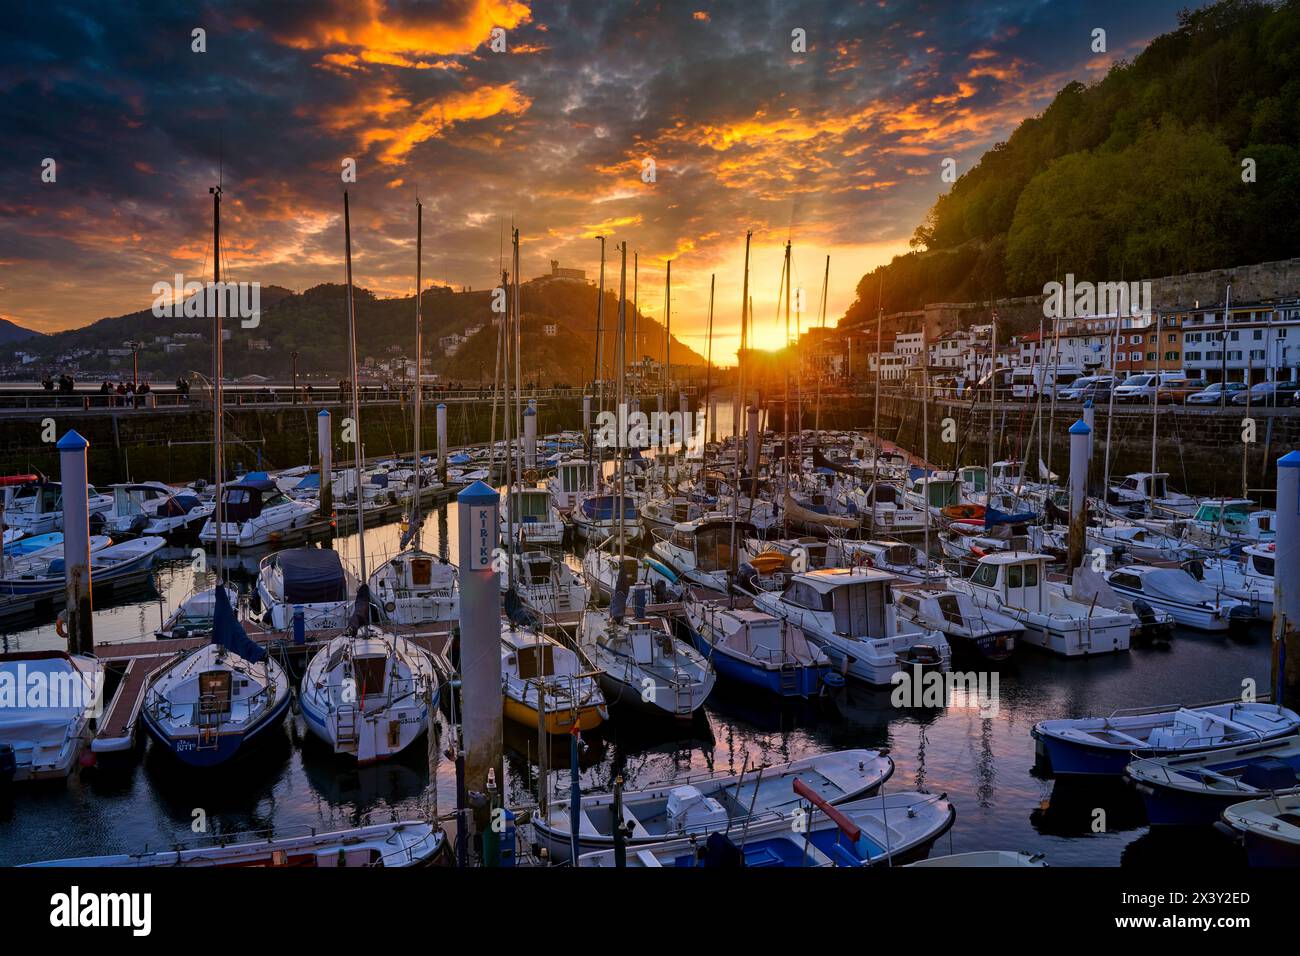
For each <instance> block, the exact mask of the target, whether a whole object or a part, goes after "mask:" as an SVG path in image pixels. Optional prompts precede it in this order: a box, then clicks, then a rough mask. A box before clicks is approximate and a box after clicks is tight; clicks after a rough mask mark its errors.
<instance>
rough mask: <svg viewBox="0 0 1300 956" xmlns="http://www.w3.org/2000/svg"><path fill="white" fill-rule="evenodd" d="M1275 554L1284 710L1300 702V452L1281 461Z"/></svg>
mask: <svg viewBox="0 0 1300 956" xmlns="http://www.w3.org/2000/svg"><path fill="white" fill-rule="evenodd" d="M1275 527H1276V529H1277V534H1276V537H1275V539H1274V540H1275V542H1276V544H1275V546H1274V548H1275V553H1274V555H1273V690H1274V694H1275V695H1276V696H1275V697H1274V703H1276V704H1280V705H1282V706H1284V707H1289V706H1291V705H1292V704H1294V703H1295V702H1296V701H1297V699H1300V693H1297V691H1300V451H1292V452H1288V453H1287V454H1285V455H1283V456H1282V457H1281V458H1279V459H1278V461H1277V519H1276V525H1275Z"/></svg>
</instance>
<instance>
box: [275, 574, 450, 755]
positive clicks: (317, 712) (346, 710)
mask: <svg viewBox="0 0 1300 956" xmlns="http://www.w3.org/2000/svg"><path fill="white" fill-rule="evenodd" d="M370 610H371V609H370V594H369V592H368V589H367V588H366V587H365V586H362V587H361V588H360V589H359V591H358V593H357V599H356V605H355V606H354V608H353V611H352V616H351V619H350V620H349V622H348V628H347V632H346V633H344V634H341V635H339V636H338V637H335V638H332V639H331V640H329V641H327V642H325V643H324V644H322V645H321V647H320V649H319V650H318V651H316V653H315V654H313V655H312V658H311V660H310V661H309V662H308V663H307V669H306V670H305V671H304V672H303V677H302V686H301V689H300V691H299V695H298V696H299V701H300V703H301V707H302V715H303V719H304V720H305V722H306V724H307V729H308V730H310V731H311V732H312V733H313V734H315V735H316V736H317V737H319V738H320V739H321V740H323V741H324V742H325V743H326V744H327V745H329V747H330V748H331V749H332V750H333V751H334V753H336V754H339V755H342V756H347V757H351V758H354V759H355V760H356V762H357V763H358V764H368V763H373V762H375V761H377V760H384V759H386V758H388V757H392V756H394V755H396V754H398V753H401V752H402V751H403V750H405V749H406V748H407V747H409V746H410V745H411V744H412V743H413V742H414V741H415V740H416V739H417V738H419V737H420V736H421V735H422V734H423V733H425V731H426V730H428V724H429V714H430V713H431V712H432V709H433V708H435V707H437V705H438V695H439V687H438V679H437V676H436V674H435V673H434V670H433V662H432V661H431V660H430V659H429V655H428V654H427V653H425V651H424V650H423V649H422V648H421V647H420V646H419V645H418V644H416V643H415V642H413V641H410V640H408V639H406V638H405V637H401V636H398V635H396V634H389V633H387V632H385V631H384V630H383V629H381V628H379V627H376V626H375V625H373V624H370V623H368V622H369V618H370Z"/></svg>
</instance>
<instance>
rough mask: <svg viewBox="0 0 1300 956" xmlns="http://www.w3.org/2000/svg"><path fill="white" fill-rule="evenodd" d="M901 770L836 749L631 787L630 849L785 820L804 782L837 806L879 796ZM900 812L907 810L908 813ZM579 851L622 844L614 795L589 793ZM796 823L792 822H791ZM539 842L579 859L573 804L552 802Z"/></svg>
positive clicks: (625, 799)
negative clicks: (735, 771)
mask: <svg viewBox="0 0 1300 956" xmlns="http://www.w3.org/2000/svg"><path fill="white" fill-rule="evenodd" d="M893 772H894V761H893V760H892V759H891V758H889V757H888V756H885V755H884V754H880V753H877V752H876V751H874V750H836V751H832V752H830V753H823V754H818V755H816V756H814V757H804V758H802V759H800V760H793V761H790V762H789V763H782V764H775V765H773V766H768V767H763V768H761V769H750V770H749V771H748V772H746V773H742V774H723V773H706V774H697V775H691V776H686V777H683V778H680V779H678V780H674V781H670V782H666V783H663V784H659V785H657V786H652V787H648V788H646V789H642V790H631V791H629V790H625V791H623V794H622V797H621V802H622V809H623V819H622V820H621V821H617V822H620V823H621V824H622V826H623V829H624V831H625V833H626V834H627V846H628V848H629V851H631V850H632V849H633V848H640V847H644V846H649V845H653V844H657V843H663V842H665V841H668V840H674V839H679V838H682V837H687V836H690V835H691V834H696V835H706V836H707V835H708V834H709V833H712V832H715V831H717V830H726V829H727V828H728V827H730V828H732V829H736V828H739V827H743V826H744V825H745V822H746V821H749V822H750V823H751V825H752V824H753V823H755V822H757V821H759V820H760V819H771V818H773V817H776V818H782V817H785V816H786V815H787V814H789V812H790V811H792V810H794V809H796V808H797V807H798V806H799V795H798V794H797V793H796V792H795V790H794V788H793V785H794V782H795V781H799V782H800V783H802V784H803V785H804V786H805V787H807V788H808V790H809V791H810V792H812V793H814V794H816V795H817V796H818V797H819V798H820V799H822V800H823V801H825V802H826V803H828V804H830V805H832V806H838V805H840V804H845V803H849V802H851V801H854V800H857V799H860V798H862V797H868V796H871V795H872V794H875V793H876V792H877V791H878V790H879V788H880V787H881V785H882V784H884V782H885V781H886V780H888V779H889V778H890V776H891V775H892V774H893ZM900 816H902V814H901V813H900ZM578 818H579V828H578V855H579V857H581V856H582V855H584V854H586V853H592V852H596V851H600V850H609V849H612V848H613V846H614V835H613V828H614V826H615V825H616V821H615V818H614V795H613V794H611V793H599V794H586V795H584V796H583V797H582V798H581V801H580V805H579V807H578ZM786 826H787V828H789V821H788V820H787V821H786ZM533 829H534V833H535V834H536V838H537V842H538V843H539V844H540V845H542V846H544V847H546V848H547V849H548V850H549V852H550V855H551V859H553V860H557V861H560V862H571V861H572V859H573V856H572V845H571V842H570V834H571V833H572V830H571V822H570V802H569V801H567V800H552V801H551V802H550V804H549V806H548V807H547V809H546V812H545V814H538V815H537V816H535V817H534V818H533Z"/></svg>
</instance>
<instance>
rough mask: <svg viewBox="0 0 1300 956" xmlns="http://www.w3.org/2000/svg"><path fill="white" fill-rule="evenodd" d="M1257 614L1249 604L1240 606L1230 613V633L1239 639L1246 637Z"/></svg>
mask: <svg viewBox="0 0 1300 956" xmlns="http://www.w3.org/2000/svg"><path fill="white" fill-rule="evenodd" d="M1254 616H1255V612H1254V611H1252V610H1251V608H1250V605H1249V604H1238V605H1237V606H1236V607H1234V608H1233V609H1232V610H1231V611H1229V612H1228V632H1229V633H1231V634H1233V635H1234V636H1237V637H1244V636H1245V635H1246V632H1247V631H1248V630H1250V622H1251V620H1252V619H1253V618H1254Z"/></svg>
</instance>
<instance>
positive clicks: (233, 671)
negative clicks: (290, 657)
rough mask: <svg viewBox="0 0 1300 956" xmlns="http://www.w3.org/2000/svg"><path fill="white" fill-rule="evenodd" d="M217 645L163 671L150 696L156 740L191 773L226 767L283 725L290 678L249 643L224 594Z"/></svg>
mask: <svg viewBox="0 0 1300 956" xmlns="http://www.w3.org/2000/svg"><path fill="white" fill-rule="evenodd" d="M213 603H214V613H213V626H212V638H211V641H210V642H209V643H207V644H204V645H202V646H200V647H197V648H194V649H192V650H188V651H183V652H182V653H181V654H179V655H178V656H177V657H175V658H173V659H172V660H171V661H170V662H168V663H166V664H164V665H163V666H162V667H161V668H160V669H159V670H158V672H157V673H156V674H155V675H154V677H153V678H152V679H151V680H150V682H149V685H148V687H147V688H146V690H145V695H144V704H143V706H142V707H141V714H142V715H143V717H144V725H145V727H146V729H147V730H148V731H149V734H150V735H151V736H152V737H153V738H154V740H155V741H157V743H158V744H159V745H161V746H162V747H164V748H166V749H167V750H169V751H171V752H172V753H173V754H175V755H176V756H177V757H178V758H179V759H180V760H182V761H184V762H185V763H187V764H190V765H191V766H196V767H206V766H213V765H216V764H220V763H224V762H226V761H227V760H229V759H230V758H231V757H233V756H235V754H237V753H239V752H240V751H241V750H244V749H245V748H247V746H248V745H249V744H250V743H251V742H252V741H253V740H254V739H255V738H258V737H263V736H265V732H266V731H268V730H270V729H271V728H274V727H276V726H279V724H280V722H281V721H282V720H283V719H284V713H285V711H286V710H287V709H288V707H289V679H288V676H287V675H286V674H285V672H284V668H282V667H281V666H280V665H279V664H277V663H276V662H275V661H273V660H272V659H271V658H270V657H269V656H267V653H266V649H265V648H263V647H261V646H260V645H258V644H256V643H254V642H253V641H251V640H249V638H248V635H247V634H246V633H245V632H244V628H243V625H241V624H240V623H239V621H238V620H237V619H236V618H235V612H234V610H233V609H232V608H231V606H230V598H229V595H228V594H227V591H226V589H225V588H224V587H218V588H217V590H216V591H215V592H214V602H213Z"/></svg>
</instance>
